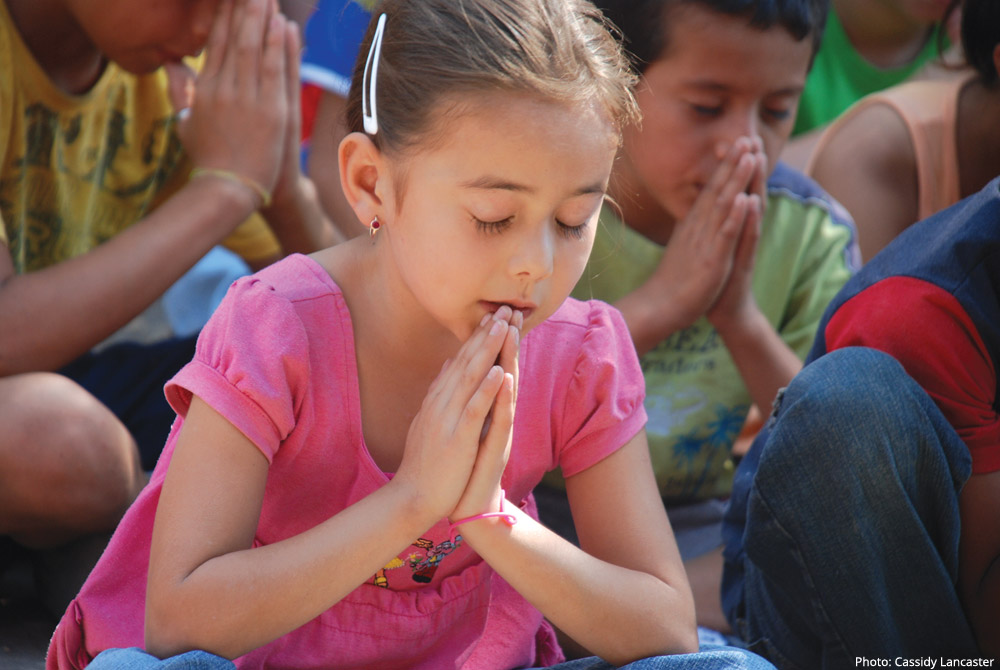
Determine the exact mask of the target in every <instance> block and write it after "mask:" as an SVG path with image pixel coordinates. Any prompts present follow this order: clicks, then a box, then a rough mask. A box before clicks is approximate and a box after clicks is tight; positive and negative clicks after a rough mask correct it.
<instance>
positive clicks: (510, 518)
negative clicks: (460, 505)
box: [448, 489, 517, 544]
mask: <svg viewBox="0 0 1000 670" xmlns="http://www.w3.org/2000/svg"><path fill="white" fill-rule="evenodd" d="M506 505H507V493H506V492H505V491H504V490H503V489H500V511H499V512H487V513H486V514H477V515H475V516H469V517H466V518H464V519H459V520H458V521H455V522H453V523H452V524H451V525H450V526H448V535H449V536H450V538H451V543H452V544H455V538H456V537H457V533H456V532H455V530H456V528H457V527H458V526H461V525H462V524H463V523H469V522H470V521H479V520H480V519H492V518H494V517H495V518H498V519H501V520H502V521H503V522H504V523H505V524H507V525H508V526H513V525H514V524H515V523H517V517H516V516H514V515H513V514H511V513H510V512H504V511H503V508H504V507H505V506H506Z"/></svg>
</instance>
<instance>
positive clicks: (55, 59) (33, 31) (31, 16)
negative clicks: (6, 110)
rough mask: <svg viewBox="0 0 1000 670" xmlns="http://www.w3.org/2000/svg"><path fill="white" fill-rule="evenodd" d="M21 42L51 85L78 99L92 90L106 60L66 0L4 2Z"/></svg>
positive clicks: (5, 0)
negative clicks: (77, 96)
mask: <svg viewBox="0 0 1000 670" xmlns="http://www.w3.org/2000/svg"><path fill="white" fill-rule="evenodd" d="M2 1H3V2H4V3H5V4H6V5H7V11H8V12H9V13H10V15H11V19H13V21H14V27H15V28H17V31H18V33H19V34H20V35H21V39H22V40H23V41H24V43H25V45H27V47H28V50H29V51H30V52H31V54H32V56H34V58H35V61H37V62H38V64H39V65H40V66H41V68H42V70H43V71H44V72H45V74H47V75H48V77H49V79H50V81H51V82H52V83H53V84H54V85H55V86H56V87H57V88H59V89H60V90H62V91H65V92H66V93H69V94H72V95H79V94H81V93H85V92H87V91H88V90H90V89H91V88H92V87H93V85H94V84H95V83H97V80H98V79H99V78H100V76H101V74H102V73H103V72H104V69H105V67H107V60H106V59H105V58H104V55H103V54H102V53H101V52H100V50H98V48H97V46H96V45H95V44H94V43H93V42H91V41H90V38H89V37H88V36H87V34H86V33H85V32H84V30H83V28H81V27H80V24H79V23H78V22H77V20H76V17H75V16H73V14H72V13H71V12H70V11H69V9H68V8H67V6H66V3H65V2H63V0H2Z"/></svg>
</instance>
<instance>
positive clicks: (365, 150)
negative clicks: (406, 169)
mask: <svg viewBox="0 0 1000 670" xmlns="http://www.w3.org/2000/svg"><path fill="white" fill-rule="evenodd" d="M338 160H339V165H340V186H341V188H343V189H344V196H345V197H346V198H347V202H348V204H350V206H351V209H353V210H354V214H355V215H356V216H357V217H358V220H359V221H360V222H361V223H362V224H363V225H365V226H367V225H368V222H369V221H371V220H372V219H374V218H375V217H376V216H377V215H379V214H383V212H384V209H385V204H386V203H384V202H383V199H382V197H381V195H380V194H381V193H384V192H385V191H384V185H382V184H380V181H382V182H384V181H385V180H386V179H387V178H388V174H387V172H386V165H385V160H384V158H383V156H382V152H381V151H379V148H378V147H377V146H375V143H374V142H372V140H371V138H370V137H368V136H367V135H365V134H364V133H357V132H355V133H349V134H348V135H347V136H346V137H345V138H344V139H343V140H341V142H340V149H339V151H338Z"/></svg>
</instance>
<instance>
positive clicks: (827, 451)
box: [722, 348, 979, 670]
mask: <svg viewBox="0 0 1000 670" xmlns="http://www.w3.org/2000/svg"><path fill="white" fill-rule="evenodd" d="M970 472H971V458H970V455H969V450H968V448H967V447H966V446H965V444H964V443H963V442H962V440H961V439H960V438H959V437H958V435H957V434H956V432H955V431H954V429H953V428H952V427H951V425H950V424H949V423H948V422H947V421H946V420H945V418H944V416H943V415H942V414H941V412H940V411H939V410H938V408H937V406H936V405H935V404H934V402H933V401H932V400H931V399H930V397H929V396H928V395H927V394H926V393H925V392H924V391H923V389H921V388H920V386H918V385H917V384H916V382H914V381H913V379H911V378H910V377H909V376H908V375H907V374H906V373H905V371H904V370H903V368H902V367H901V366H900V365H899V363H897V362H896V360H895V359H893V358H892V357H890V356H888V355H887V354H884V353H882V352H878V351H874V350H871V349H862V348H849V349H841V350H837V351H834V352H832V353H829V354H827V355H826V356H823V357H822V358H819V359H817V360H816V361H814V362H813V363H811V364H810V365H808V366H806V368H805V369H803V370H802V372H800V373H799V375H798V376H797V377H796V378H795V379H794V380H793V381H792V383H791V384H790V385H789V386H788V388H787V390H785V392H784V393H783V394H782V395H779V397H778V400H777V401H776V402H775V411H774V413H773V414H772V417H771V419H770V420H769V422H768V425H767V427H766V429H765V430H764V431H762V433H761V435H760V436H759V437H758V438H757V440H755V441H754V444H753V446H752V447H751V449H750V451H749V453H748V454H747V456H746V458H745V459H744V460H743V461H742V462H741V463H740V466H739V469H738V470H737V474H736V480H735V482H734V488H733V496H732V499H731V502H730V507H729V510H728V511H727V513H726V518H725V521H724V527H723V539H724V540H725V543H726V548H725V559H726V567H725V574H724V577H723V585H722V599H723V609H724V610H725V611H726V616H727V618H728V619H729V621H730V623H731V624H732V626H733V628H734V630H735V631H736V632H737V633H738V634H739V635H740V636H741V637H742V638H743V639H744V640H745V641H746V642H747V644H748V646H749V648H750V649H753V650H754V651H756V652H758V653H760V654H762V655H763V656H766V657H767V658H769V659H770V660H771V661H772V662H773V663H774V664H775V665H777V666H778V667H780V668H795V669H801V670H816V669H817V668H841V667H855V658H856V657H869V658H871V657H879V658H889V659H892V658H895V657H897V656H903V657H910V658H916V657H924V656H929V657H933V658H939V657H953V658H954V657H969V656H978V655H979V654H978V650H977V648H976V644H975V641H974V639H973V636H972V632H971V629H970V626H969V624H968V621H967V619H966V617H965V614H964V612H963V610H962V607H961V604H960V602H959V598H958V593H957V590H956V584H957V575H958V539H959V532H960V524H959V509H958V499H959V494H960V492H961V489H962V487H963V486H964V484H965V482H966V480H967V479H968V478H969V475H970Z"/></svg>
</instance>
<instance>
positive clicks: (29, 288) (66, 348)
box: [0, 0, 297, 375]
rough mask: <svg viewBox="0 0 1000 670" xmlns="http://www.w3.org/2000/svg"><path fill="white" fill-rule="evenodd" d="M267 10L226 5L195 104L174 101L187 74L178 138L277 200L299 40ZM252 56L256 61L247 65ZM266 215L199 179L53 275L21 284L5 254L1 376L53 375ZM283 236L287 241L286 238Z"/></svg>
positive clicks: (252, 199) (199, 159)
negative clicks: (186, 113) (254, 215)
mask: <svg viewBox="0 0 1000 670" xmlns="http://www.w3.org/2000/svg"><path fill="white" fill-rule="evenodd" d="M234 4H235V8H234V6H233V5H234ZM267 7H268V3H267V2H266V0H238V2H236V3H231V2H230V3H222V4H220V11H219V15H218V17H217V18H216V21H215V24H214V25H213V30H212V34H211V36H210V37H209V42H208V44H207V56H206V60H205V67H204V68H203V70H202V72H201V74H200V75H199V77H198V79H197V82H196V83H195V93H194V98H193V101H188V100H183V99H178V97H177V96H178V91H179V90H183V89H184V87H183V86H178V85H177V83H178V82H177V72H178V71H179V69H180V68H171V69H170V73H171V75H172V76H171V79H172V86H171V95H172V97H174V98H175V103H179V104H182V105H188V104H190V108H191V114H190V118H188V120H187V121H185V122H183V123H182V124H181V127H180V128H179V132H180V134H181V139H182V141H183V142H184V144H185V147H186V148H188V153H189V154H190V155H191V159H192V161H193V163H194V164H195V165H197V166H199V167H203V168H212V169H217V170H223V171H234V172H237V173H239V174H241V175H243V176H245V177H248V178H250V179H252V180H254V181H256V182H257V183H259V184H261V186H262V187H263V188H265V189H267V190H270V189H273V188H274V187H275V183H276V181H277V179H278V176H279V171H280V170H279V166H280V164H281V159H282V157H283V155H284V152H285V146H286V145H287V137H288V133H289V132H290V131H289V121H288V118H287V117H288V113H289V106H288V104H286V101H285V97H283V96H282V95H280V93H284V94H285V96H287V95H288V91H289V89H288V84H287V79H288V71H289V67H290V66H289V65H288V64H287V63H286V59H287V58H288V57H290V55H291V53H292V51H290V50H289V43H290V42H293V41H294V30H292V29H291V28H290V27H289V26H288V25H287V24H286V23H285V22H284V19H283V18H281V17H278V16H275V17H271V16H269V14H268V10H267ZM293 46H294V44H293ZM247 53H255V54H257V55H258V58H246V57H241V55H240V54H243V55H245V54H247ZM295 55H296V57H297V53H296V54H295ZM248 136H254V137H255V138H259V141H257V142H252V143H251V142H247V141H246V137H248ZM296 151H297V149H296ZM286 158H287V156H286ZM259 204H260V203H259V202H258V197H257V194H256V193H255V192H254V191H253V190H252V189H250V188H248V187H246V186H244V185H242V184H240V183H239V182H238V181H234V180H229V179H224V178H219V177H216V176H202V177H198V178H196V179H194V180H193V181H192V183H189V184H187V185H186V186H185V187H184V188H182V189H181V190H180V191H178V192H177V193H176V194H175V195H174V196H173V197H171V198H170V199H169V200H168V201H166V202H164V203H163V204H162V205H161V206H160V207H159V208H157V210H155V211H154V212H152V213H150V214H149V215H148V216H147V217H145V218H144V219H142V220H141V221H138V222H136V223H135V224H133V225H132V226H130V227H129V228H128V229H126V230H125V231H123V232H122V233H121V234H119V235H118V236H116V237H115V238H114V239H112V240H110V241H108V242H107V243H105V244H103V245H101V246H100V247H98V248H96V249H94V250H92V251H91V252H89V253H87V254H84V255H82V256H79V257H77V258H74V259H72V260H70V261H67V262H64V263H61V264H59V265H57V266H54V267H50V268H47V269H45V270H42V271H38V272H34V273H30V274H27V275H23V276H15V275H14V271H13V263H12V261H11V258H10V255H9V252H8V250H7V249H3V250H2V251H0V314H2V315H3V318H2V319H0V374H2V375H7V374H12V373H16V372H24V371H29V370H52V369H56V368H58V367H60V366H62V365H64V364H66V363H68V362H69V361H71V360H73V359H74V358H76V357H77V356H79V355H81V354H82V353H84V352H85V351H87V350H88V349H89V348H90V347H92V346H93V345H95V344H97V343H98V342H100V341H101V340H102V339H104V338H105V337H107V336H108V335H110V334H111V333H112V332H114V331H115V330H117V329H118V328H120V327H121V326H123V325H124V324H125V323H127V322H128V321H129V320H130V319H132V318H133V317H134V316H136V315H137V314H139V313H140V312H141V311H142V310H143V309H144V308H146V307H147V306H148V305H150V304H151V303H152V302H153V301H154V300H155V299H156V298H157V297H158V296H159V295H161V294H162V293H163V291H165V290H166V289H167V288H168V287H169V286H170V285H171V284H172V283H173V282H174V281H175V280H176V279H177V278H179V277H180V276H181V275H182V274H183V273H184V272H185V271H186V270H187V269H188V268H190V267H191V266H192V265H194V263H195V262H196V261H197V260H198V259H199V258H201V257H202V256H203V255H204V254H205V253H206V252H207V251H208V250H209V249H211V247H212V246H214V245H216V244H218V243H219V242H221V241H222V240H223V239H224V238H225V237H226V236H227V235H228V234H229V233H230V232H232V231H233V230H234V229H235V228H236V226H237V225H238V224H239V223H240V222H241V221H243V220H244V219H245V218H246V217H247V216H249V214H250V213H251V212H252V211H253V210H254V209H255V208H256V207H257V206H258V205H259ZM276 230H278V232H279V237H281V234H282V232H283V231H284V232H287V230H288V228H282V227H277V228H276ZM282 242H283V243H288V236H287V235H285V237H284V238H283V239H282Z"/></svg>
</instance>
